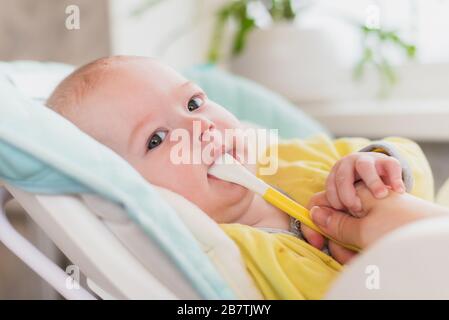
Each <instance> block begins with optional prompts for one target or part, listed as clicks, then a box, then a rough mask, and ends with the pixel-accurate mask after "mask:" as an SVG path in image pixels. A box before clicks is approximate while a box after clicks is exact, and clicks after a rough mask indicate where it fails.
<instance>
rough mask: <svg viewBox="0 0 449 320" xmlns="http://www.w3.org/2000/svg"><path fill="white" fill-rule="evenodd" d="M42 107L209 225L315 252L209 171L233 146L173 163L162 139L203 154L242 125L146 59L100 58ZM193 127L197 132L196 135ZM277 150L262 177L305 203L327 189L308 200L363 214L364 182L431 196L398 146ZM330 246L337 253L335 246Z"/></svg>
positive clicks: (413, 159)
mask: <svg viewBox="0 0 449 320" xmlns="http://www.w3.org/2000/svg"><path fill="white" fill-rule="evenodd" d="M47 105H48V106H49V107H50V108H52V109H53V110H55V111H56V112H58V113H60V114H61V115H63V116H64V117H66V118H67V119H69V120H70V121H72V122H73V123H74V124H75V125H77V126H78V127H79V128H80V129H81V130H83V131H85V132H86V133H88V134H89V135H91V136H92V137H93V138H95V139H96V140H98V141H99V142H101V143H102V144H104V145H106V146H108V147H109V148H111V149H112V150H114V151H115V152H116V153H118V154H119V155H121V156H122V157H123V158H124V159H125V160H127V161H128V162H129V163H130V164H131V165H132V166H133V167H134V168H135V169H137V171H138V172H140V173H141V175H142V176H143V177H144V178H145V179H147V180H148V181H149V182H151V183H153V184H155V185H158V186H161V187H164V188H167V189H170V190H172V191H174V192H176V193H178V194H180V195H182V196H183V197H185V198H186V199H188V200H190V201H191V202H193V203H194V204H196V205H197V206H198V207H199V208H200V209H202V210H203V211H204V212H205V213H207V214H208V215H209V216H210V217H211V218H212V219H213V220H215V221H216V222H217V223H220V224H241V225H247V226H251V227H257V228H262V229H264V230H267V231H270V232H276V230H278V231H280V232H285V233H289V234H292V233H294V234H296V235H298V236H301V234H304V236H305V238H306V239H307V240H308V241H309V242H310V243H311V244H312V245H314V246H315V247H318V248H321V247H322V245H323V238H322V237H321V236H320V235H319V234H318V233H315V232H313V231H311V230H310V229H308V228H307V227H304V226H301V228H302V231H303V232H302V233H301V232H299V231H298V230H297V227H298V225H297V224H295V223H292V219H291V218H290V217H289V216H287V215H286V214H285V213H283V212H282V211H280V210H279V209H277V208H275V207H273V206H272V205H270V204H269V203H267V202H265V200H263V198H262V197H260V196H258V195H256V194H254V193H253V192H251V191H249V190H247V189H245V188H243V187H241V186H239V185H236V184H233V183H229V182H225V181H221V180H219V179H216V178H215V177H213V176H210V175H209V174H208V169H209V167H210V166H211V165H212V164H213V162H214V161H215V159H217V158H218V157H219V156H220V155H221V154H222V153H223V152H229V153H231V154H233V155H234V156H236V150H235V147H233V146H232V143H231V144H228V143H227V142H226V143H223V144H216V143H212V148H211V155H212V156H211V158H210V159H209V160H205V161H202V162H201V163H181V164H178V163H174V162H173V161H172V158H171V155H172V149H173V147H174V146H175V143H176V142H175V141H174V140H173V139H170V137H171V135H172V134H173V132H174V130H175V129H180V128H181V129H184V130H185V131H186V132H188V133H189V134H190V137H191V139H192V144H195V143H197V144H199V145H200V147H201V148H206V147H210V145H211V141H210V136H211V135H213V133H214V132H224V131H225V130H227V129H238V128H243V126H242V124H241V123H240V122H239V120H238V119H237V118H236V117H235V116H234V115H232V114H231V113H230V112H228V111H227V110H226V109H225V108H223V107H222V106H220V105H218V104H217V103H215V102H213V101H211V100H210V99H208V97H207V95H206V93H205V92H204V91H203V90H202V89H201V88H200V87H198V86H197V85H196V84H194V83H192V82H191V81H188V80H186V79H185V78H184V77H182V76H181V75H180V74H178V73H177V72H175V71H174V70H172V69H171V68H169V67H167V66H165V65H163V64H161V63H159V62H157V61H155V60H153V59H149V58H144V57H131V56H115V57H108V58H102V59H99V60H96V61H93V62H91V63H89V64H87V65H85V66H83V67H81V68H79V69H77V70H75V71H74V72H73V73H72V74H71V75H69V76H68V77H67V78H66V79H64V80H63V81H62V82H61V83H60V84H59V85H58V87H57V88H56V89H55V91H54V92H53V94H52V95H51V97H50V98H49V99H48V101H47ZM194 124H195V125H197V127H199V130H194ZM276 147H278V148H279V160H280V162H279V170H278V171H277V172H276V173H275V174H273V175H272V176H269V177H261V178H263V179H264V180H266V181H267V182H268V183H270V184H272V185H274V186H275V187H277V188H279V189H282V190H283V191H284V192H286V193H287V194H289V195H290V196H291V197H293V198H294V199H295V200H297V201H298V202H300V203H302V204H303V205H307V204H308V203H309V201H310V199H311V197H312V196H313V194H315V193H317V192H319V191H325V193H321V194H320V197H319V198H317V197H315V198H313V199H312V200H313V201H312V203H314V202H315V204H317V203H318V204H320V203H323V204H325V205H327V206H330V207H332V208H334V209H337V210H346V211H348V212H350V213H352V214H354V215H356V216H357V215H359V216H361V215H363V212H364V210H363V206H362V203H361V201H360V197H359V196H358V195H357V193H356V189H355V186H354V183H355V182H357V181H363V182H364V183H365V185H366V186H367V190H369V191H370V192H371V193H372V195H374V197H376V198H379V199H380V198H384V197H387V196H388V195H389V193H390V190H391V191H395V192H397V193H404V192H405V191H406V189H407V191H412V189H413V190H414V192H415V194H417V195H418V196H422V197H424V198H425V197H427V198H428V196H427V195H428V194H429V193H432V190H428V189H429V188H430V189H431V187H429V186H430V185H431V183H427V184H426V183H420V180H422V176H426V175H429V172H430V170H429V169H428V165H427V162H426V161H425V160H422V159H424V158H423V156H422V154H421V153H420V150H419V148H418V147H417V146H416V145H415V144H413V143H412V142H410V141H408V140H405V139H404V140H398V139H396V140H395V139H392V140H391V141H387V142H379V143H375V144H371V143H369V141H367V140H365V139H354V140H351V139H340V140H336V141H331V140H330V139H329V138H326V137H318V138H314V139H309V140H305V141H300V140H294V141H288V142H282V143H280V144H279V146H276ZM244 152H247V150H244ZM251 169H252V170H254V168H251ZM301 179H303V180H301ZM413 179H414V180H415V186H414V187H412V186H411V183H412V180H413ZM430 179H431V174H430ZM416 182H419V183H418V184H417V183H416ZM423 185H424V186H423ZM423 190H425V191H423ZM317 199H319V201H318V202H317ZM324 199H325V201H324ZM324 202H325V203H324ZM293 222H294V221H293ZM332 249H335V250H336V252H341V250H340V249H341V248H339V247H338V246H333V248H331V252H332ZM337 255H338V254H337ZM343 260H344V259H343Z"/></svg>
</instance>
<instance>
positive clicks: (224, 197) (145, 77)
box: [69, 60, 253, 223]
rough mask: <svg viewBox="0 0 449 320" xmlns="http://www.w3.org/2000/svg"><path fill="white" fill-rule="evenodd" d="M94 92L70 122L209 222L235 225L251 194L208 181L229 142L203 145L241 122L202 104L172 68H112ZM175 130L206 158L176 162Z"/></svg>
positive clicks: (142, 64) (200, 95) (147, 64)
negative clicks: (195, 207)
mask: <svg viewBox="0 0 449 320" xmlns="http://www.w3.org/2000/svg"><path fill="white" fill-rule="evenodd" d="M93 91H94V92H92V93H89V94H88V95H87V96H86V97H85V99H83V101H82V102H81V106H80V110H81V112H79V113H77V114H73V115H71V116H70V117H69V119H70V120H71V121H73V122H74V123H75V124H76V125H78V126H79V127H80V128H81V129H82V130H84V131H86V132H87V133H88V134H90V135H92V136H93V137H94V138H96V139H97V140H98V141H100V142H101V143H103V144H105V145H107V146H109V147H110V148H111V149H113V150H114V151H115V152H117V153H118V154H120V155H121V156H122V157H123V158H125V159H126V160H127V161H128V162H129V163H130V164H131V165H132V166H133V167H135V168H136V169H137V170H138V171H139V172H140V173H141V174H142V176H143V177H144V178H145V179H147V180H148V181H150V182H151V183H153V184H155V185H159V186H162V187H165V188H167V189H170V190H172V191H174V192H176V193H178V194H181V195H182V196H184V197H185V198H187V199H188V200H190V201H192V202H193V203H195V204H196V205H198V206H199V207H200V208H201V209H202V210H203V211H205V212H206V213H207V214H208V215H210V216H211V217H212V218H213V219H214V220H215V221H217V222H219V223H226V222H233V221H236V220H237V219H238V217H239V216H240V215H241V214H243V211H244V210H245V209H246V208H247V207H248V206H249V204H250V203H251V201H252V197H253V194H252V193H251V192H249V191H248V190H246V189H245V188H243V187H240V186H238V185H236V184H232V183H229V182H225V181H221V180H218V179H216V178H214V177H211V176H209V175H208V169H209V167H210V166H211V164H212V163H213V160H214V159H216V158H217V157H218V156H219V155H220V154H221V153H222V152H226V151H229V145H230V144H229V142H230V141H228V142H227V143H223V144H221V143H214V144H212V145H210V142H208V141H205V140H207V139H208V138H207V137H210V135H211V134H213V133H214V130H218V131H219V132H221V133H223V135H224V130H225V129H235V128H239V127H240V123H239V121H238V120H237V119H236V118H235V117H234V116H233V115H232V114H231V113H229V112H228V111H227V110H225V109H224V108H223V107H221V106H220V105H218V104H216V103H214V102H213V101H211V100H208V98H207V96H206V94H205V93H204V92H203V91H202V90H201V88H199V87H198V86H197V85H195V84H194V83H192V82H189V81H187V80H186V79H185V78H183V77H182V76H181V75H179V74H178V73H176V72H175V71H174V70H172V69H170V68H168V67H166V66H163V65H161V64H159V63H157V62H155V61H152V60H145V61H135V62H130V63H126V64H123V65H120V66H117V67H114V70H113V71H111V72H110V73H108V74H107V76H105V77H104V79H102V80H101V83H100V85H99V86H98V88H96V89H95V90H93ZM195 126H196V130H195V129H194V127H195ZM175 129H177V131H178V132H179V131H180V129H181V130H182V131H183V132H184V133H187V134H188V135H189V142H190V146H194V145H196V146H197V147H198V146H199V147H201V148H202V149H204V148H205V147H206V145H207V144H209V147H208V148H209V149H208V150H210V151H211V152H210V155H211V157H210V159H209V160H208V159H203V158H201V161H200V163H197V164H194V163H192V162H193V159H190V161H188V163H183V164H179V163H176V159H174V154H175V155H176V152H173V148H174V147H175V146H177V147H178V148H179V146H180V144H179V143H180V139H179V138H178V139H174V136H173V131H174V130H175ZM215 132H217V131H215ZM172 140H173V141H172ZM193 148H194V147H193ZM190 150H191V151H194V150H193V149H190ZM184 151H185V150H184ZM231 151H232V150H231ZM175 158H176V157H175Z"/></svg>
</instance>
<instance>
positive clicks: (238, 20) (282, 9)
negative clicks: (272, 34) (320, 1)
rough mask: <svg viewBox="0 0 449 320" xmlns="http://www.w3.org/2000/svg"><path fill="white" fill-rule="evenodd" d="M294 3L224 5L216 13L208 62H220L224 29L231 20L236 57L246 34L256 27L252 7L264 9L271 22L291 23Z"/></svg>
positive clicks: (237, 0) (257, 0) (235, 1)
mask: <svg viewBox="0 0 449 320" xmlns="http://www.w3.org/2000/svg"><path fill="white" fill-rule="evenodd" d="M295 3H296V1H294V0H268V1H267V0H266V1H261V0H232V1H230V2H229V3H227V4H225V5H224V6H223V7H221V9H220V10H219V11H218V12H217V20H216V23H215V27H214V31H213V34H212V41H211V45H210V49H209V53H208V57H207V58H208V61H209V62H212V63H214V62H217V61H218V60H220V58H221V53H222V43H223V38H224V33H225V29H226V26H227V24H228V22H229V21H231V20H233V21H234V22H235V24H236V27H237V29H236V31H235V34H234V37H233V44H232V55H234V56H235V55H238V54H239V53H241V52H242V51H243V49H244V48H245V44H246V38H247V36H248V34H249V33H250V32H251V31H252V30H253V29H254V28H256V27H257V18H256V17H255V16H253V15H252V14H251V10H250V8H251V6H252V5H254V4H259V5H260V6H259V8H265V9H266V11H267V12H268V13H269V15H270V16H271V19H272V21H283V20H284V21H292V20H294V19H295V18H296V15H297V13H298V7H297V6H295Z"/></svg>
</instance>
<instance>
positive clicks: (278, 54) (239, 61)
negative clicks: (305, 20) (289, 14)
mask: <svg viewBox="0 0 449 320" xmlns="http://www.w3.org/2000/svg"><path fill="white" fill-rule="evenodd" d="M340 61H341V60H340V58H339V56H338V46H337V45H336V41H335V40H334V39H332V38H331V37H330V36H329V35H328V34H327V33H326V32H325V31H322V30H318V29H303V28H300V27H298V26H295V25H293V24H291V23H279V24H275V25H273V26H272V27H270V28H269V29H257V30H254V31H253V32H251V33H250V35H249V36H248V41H247V45H246V47H245V49H244V52H243V53H242V54H241V55H239V56H238V57H236V58H234V59H232V61H231V62H230V69H231V70H232V71H233V72H235V73H237V74H240V75H242V76H244V77H247V78H250V79H253V80H255V81H257V82H259V83H261V84H263V85H265V86H267V87H268V88H270V89H272V90H275V91H277V92H279V93H281V94H282V95H284V96H286V97H287V98H289V99H291V100H294V101H323V100H330V99H332V98H335V95H338V92H336V81H338V80H337V79H338V78H340V77H341V76H342V75H341V71H342V69H343V68H341V63H340ZM346 72H347V70H346Z"/></svg>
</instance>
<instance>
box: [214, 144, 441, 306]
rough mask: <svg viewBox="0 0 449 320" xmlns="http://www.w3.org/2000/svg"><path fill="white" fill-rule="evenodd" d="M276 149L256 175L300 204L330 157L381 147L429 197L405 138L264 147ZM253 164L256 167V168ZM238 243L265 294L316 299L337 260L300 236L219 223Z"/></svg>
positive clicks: (419, 160) (320, 180) (321, 183)
mask: <svg viewBox="0 0 449 320" xmlns="http://www.w3.org/2000/svg"><path fill="white" fill-rule="evenodd" d="M273 148H277V150H278V170H277V171H276V172H275V174H273V175H270V176H261V175H259V177H260V178H261V179H263V180H264V181H265V182H267V183H269V184H271V185H272V186H274V187H276V188H278V189H281V190H282V191H284V192H285V193H286V194H288V195H289V196H290V197H292V198H293V199H295V200H296V201H297V202H298V203H300V204H302V205H303V206H307V204H308V202H309V200H310V198H311V197H312V195H314V194H315V193H317V192H320V191H323V190H324V188H325V181H326V177H327V175H328V174H329V172H330V170H331V169H332V167H333V165H334V164H335V162H337V161H338V160H339V159H341V158H342V157H344V156H346V155H349V154H351V153H354V152H358V151H360V150H363V151H375V152H383V153H386V154H389V155H391V156H395V157H396V158H398V159H399V160H400V161H401V163H402V165H403V168H404V172H403V173H404V177H406V178H407V179H408V180H409V182H410V181H413V186H412V185H410V183H409V185H408V187H409V189H408V192H410V193H411V194H413V195H415V196H417V197H420V198H423V199H426V200H429V201H433V177H432V172H431V169H430V166H429V164H428V162H427V160H426V158H425V156H424V154H423V152H422V151H421V149H420V148H419V146H418V145H417V144H416V143H414V142H412V141H410V140H407V139H403V138H398V137H390V138H386V139H384V140H382V141H377V142H372V141H369V140H367V139H363V138H341V139H337V140H331V139H330V138H329V137H327V136H325V135H319V136H315V137H312V138H309V139H305V140H299V139H294V140H288V141H281V142H280V143H279V144H278V145H276V146H272V147H271V148H269V149H268V150H267V152H268V154H270V153H271V154H275V153H273V152H274V149H273ZM262 167H263V166H262V165H259V168H258V169H259V170H258V172H260V168H262ZM221 227H222V228H223V230H224V231H225V232H226V233H227V235H228V236H229V237H231V238H232V239H233V240H234V242H235V243H236V244H237V245H238V246H239V248H240V252H241V254H242V257H243V259H244V261H245V263H246V266H247V269H248V272H249V273H250V274H251V276H252V277H253V279H254V281H255V283H256V285H257V286H258V288H259V289H260V291H261V293H262V294H263V296H264V298H266V299H320V298H322V297H323V296H324V294H325V293H326V291H327V290H328V289H329V286H330V284H331V282H332V280H333V279H334V278H335V277H336V276H337V275H338V273H339V271H340V270H341V268H342V267H341V265H340V264H339V263H338V262H336V261H335V260H333V259H332V258H331V257H329V256H328V255H326V254H325V253H323V252H321V251H319V250H317V249H315V248H314V247H312V246H310V245H309V244H307V243H306V242H305V241H303V240H301V239H299V238H297V237H295V236H292V235H288V234H283V233H274V234H273V233H267V232H264V231H261V230H258V229H256V228H253V227H249V226H245V225H240V224H224V225H221Z"/></svg>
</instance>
